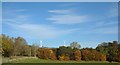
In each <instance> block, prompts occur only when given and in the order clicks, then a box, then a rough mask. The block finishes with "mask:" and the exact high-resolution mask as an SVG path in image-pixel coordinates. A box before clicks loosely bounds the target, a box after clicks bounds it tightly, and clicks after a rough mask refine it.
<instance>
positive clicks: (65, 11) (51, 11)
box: [48, 10, 73, 14]
mask: <svg viewBox="0 0 120 65" xmlns="http://www.w3.org/2000/svg"><path fill="white" fill-rule="evenodd" d="M48 12H50V13H56V14H71V13H73V10H49V11H48Z"/></svg>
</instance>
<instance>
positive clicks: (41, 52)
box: [37, 48, 56, 60]
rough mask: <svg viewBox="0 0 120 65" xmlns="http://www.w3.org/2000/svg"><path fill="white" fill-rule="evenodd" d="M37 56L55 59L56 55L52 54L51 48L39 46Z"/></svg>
mask: <svg viewBox="0 0 120 65" xmlns="http://www.w3.org/2000/svg"><path fill="white" fill-rule="evenodd" d="M37 57H39V58H41V59H52V60H55V59H56V55H55V54H54V52H53V50H52V49H49V48H39V49H38V51H37Z"/></svg>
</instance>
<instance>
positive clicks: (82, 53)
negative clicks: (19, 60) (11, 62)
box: [0, 34, 120, 62]
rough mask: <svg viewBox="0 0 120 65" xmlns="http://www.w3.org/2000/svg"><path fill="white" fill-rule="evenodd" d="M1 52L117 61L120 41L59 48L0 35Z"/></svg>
mask: <svg viewBox="0 0 120 65" xmlns="http://www.w3.org/2000/svg"><path fill="white" fill-rule="evenodd" d="M0 46H1V48H0V53H1V54H2V56H3V57H13V56H29V57H31V56H33V57H38V58H40V59H51V60H60V61H69V60H75V61H109V62H112V61H116V62H120V43H119V42H118V41H113V42H103V43H101V44H99V45H98V46H97V47H96V48H94V49H93V48H80V47H81V45H80V44H79V43H77V42H72V43H71V44H70V45H69V46H60V47H59V48H47V47H39V45H37V44H33V45H28V43H27V42H26V40H25V39H24V38H22V37H17V38H13V37H9V36H7V35H5V34H1V35H0Z"/></svg>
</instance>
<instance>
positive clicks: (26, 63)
mask: <svg viewBox="0 0 120 65" xmlns="http://www.w3.org/2000/svg"><path fill="white" fill-rule="evenodd" d="M3 62H4V61H3ZM4 63H9V65H10V64H11V63H12V64H11V65H14V64H15V65H19V64H20V65H21V63H22V65H31V64H33V65H36V64H38V65H39V64H40V63H42V64H43V65H44V64H45V65H47V64H48V65H49V64H52V65H54V64H56V63H57V65H64V64H65V65H67V64H68V65H71V64H72V65H79V64H80V65H118V63H117V62H112V63H109V62H107V61H104V62H103V61H102V62H101V61H59V60H49V59H48V60H44V59H39V58H22V59H17V60H11V61H8V62H4ZM13 63H14V64H13ZM3 65H5V64H3ZM7 65H8V64H7ZM119 65H120V63H119Z"/></svg>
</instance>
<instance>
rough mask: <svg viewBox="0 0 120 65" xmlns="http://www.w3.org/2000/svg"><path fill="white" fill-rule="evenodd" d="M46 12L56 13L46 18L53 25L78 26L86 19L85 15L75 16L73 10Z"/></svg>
mask: <svg viewBox="0 0 120 65" xmlns="http://www.w3.org/2000/svg"><path fill="white" fill-rule="evenodd" d="M48 12H50V13H52V14H54V13H57V14H54V15H52V16H51V17H49V18H47V20H51V21H53V23H55V24H68V25H69V24H78V23H83V22H86V21H87V18H88V16H87V15H77V13H76V12H75V10H50V11H48Z"/></svg>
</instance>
